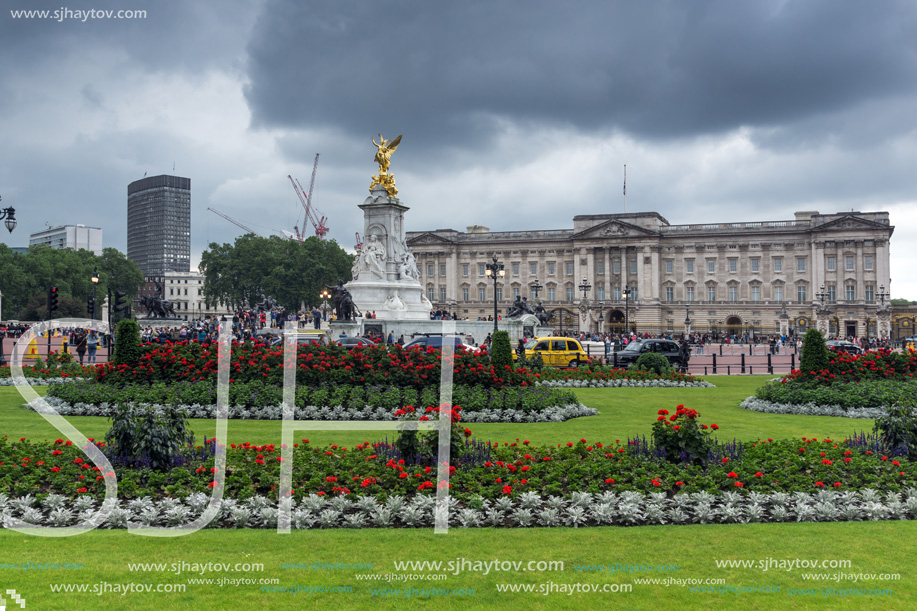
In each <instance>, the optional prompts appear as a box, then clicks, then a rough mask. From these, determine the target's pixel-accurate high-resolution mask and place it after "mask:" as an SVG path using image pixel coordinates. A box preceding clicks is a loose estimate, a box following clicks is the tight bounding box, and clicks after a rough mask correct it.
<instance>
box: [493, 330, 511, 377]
mask: <svg viewBox="0 0 917 611" xmlns="http://www.w3.org/2000/svg"><path fill="white" fill-rule="evenodd" d="M490 364H491V365H493V366H494V371H497V372H502V371H505V369H506V367H507V366H509V367H512V366H513V348H512V346H510V343H509V333H508V332H506V331H494V334H493V338H492V339H491V345H490Z"/></svg>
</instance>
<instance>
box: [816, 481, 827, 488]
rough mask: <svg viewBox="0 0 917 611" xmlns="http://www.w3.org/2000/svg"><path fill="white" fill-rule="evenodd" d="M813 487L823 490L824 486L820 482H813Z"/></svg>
mask: <svg viewBox="0 0 917 611" xmlns="http://www.w3.org/2000/svg"><path fill="white" fill-rule="evenodd" d="M815 487H816V488H824V487H825V485H824V484H823V483H822V482H815Z"/></svg>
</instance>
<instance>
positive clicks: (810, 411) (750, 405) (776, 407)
mask: <svg viewBox="0 0 917 611" xmlns="http://www.w3.org/2000/svg"><path fill="white" fill-rule="evenodd" d="M739 407H741V408H742V409H747V410H749V411H753V412H763V413H765V414H797V415H803V416H837V417H841V418H869V419H875V418H881V417H883V416H885V415H886V414H887V413H888V410H887V409H886V408H884V407H859V408H857V409H847V408H845V407H843V406H841V405H830V404H829V405H819V404H817V403H776V402H773V401H765V400H764V399H759V398H758V397H748V398H746V399H745V400H744V401H742V402H741V403H739Z"/></svg>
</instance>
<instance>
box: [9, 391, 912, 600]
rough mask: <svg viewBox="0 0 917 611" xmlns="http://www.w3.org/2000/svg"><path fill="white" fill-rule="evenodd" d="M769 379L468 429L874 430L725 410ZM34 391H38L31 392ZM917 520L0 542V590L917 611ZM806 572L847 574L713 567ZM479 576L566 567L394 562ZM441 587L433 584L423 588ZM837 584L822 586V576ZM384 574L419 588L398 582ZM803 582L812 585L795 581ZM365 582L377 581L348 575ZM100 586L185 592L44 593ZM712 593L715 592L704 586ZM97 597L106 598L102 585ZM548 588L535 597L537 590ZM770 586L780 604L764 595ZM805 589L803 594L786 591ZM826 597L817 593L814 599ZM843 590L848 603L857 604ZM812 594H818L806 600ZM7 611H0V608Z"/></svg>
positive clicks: (244, 426) (15, 422)
mask: <svg viewBox="0 0 917 611" xmlns="http://www.w3.org/2000/svg"><path fill="white" fill-rule="evenodd" d="M769 377H770V376H755V377H751V376H732V377H727V376H718V377H710V378H707V379H709V380H710V381H712V382H713V383H714V384H716V385H717V388H711V389H696V388H689V389H628V388H623V389H586V390H581V391H578V394H579V396H580V397H581V399H582V401H583V402H584V403H585V404H587V405H589V406H591V407H595V408H597V409H598V410H599V411H600V415H599V416H596V417H590V418H579V419H575V420H572V421H568V422H565V423H559V424H474V425H471V428H472V429H473V431H474V433H475V436H477V437H479V438H482V439H490V440H494V441H501V442H502V441H507V442H509V441H514V440H515V439H516V438H519V439H520V440H523V439H528V440H529V441H530V442H532V443H533V444H556V443H562V442H567V441H571V440H577V439H579V438H581V437H583V438H587V439H589V440H597V441H614V439H622V440H623V439H624V438H626V437H627V436H628V435H637V434H640V435H648V434H649V432H650V427H651V425H652V422H653V420H654V419H655V414H656V411H657V410H659V409H669V410H672V408H673V407H674V406H675V405H677V404H684V405H685V406H687V407H690V408H694V409H697V410H698V411H700V413H701V421H702V422H706V423H712V422H716V423H717V424H718V425H719V426H720V432H721V434H722V437H723V438H728V439H732V438H733V437H735V438H737V439H740V440H754V439H757V438H767V437H772V438H774V439H779V438H787V437H802V436H808V437H812V436H814V437H819V438H822V437H824V436H830V437H833V438H842V437H843V436H844V435H846V434H848V433H851V432H853V430H854V429H858V430H859V429H864V428H865V429H867V430H868V429H871V427H872V421H863V420H851V419H844V418H826V417H813V416H791V415H772V414H761V413H755V412H747V411H745V410H741V409H738V407H736V406H737V405H738V403H739V402H740V401H741V400H742V399H744V398H745V397H746V396H748V395H750V394H752V393H753V392H754V389H755V388H757V387H758V386H759V385H760V384H762V383H763V382H764V381H765V380H767V379H769ZM39 392H43V389H39ZM21 403H22V400H21V398H20V396H19V393H18V392H17V391H16V390H15V389H13V388H0V430H2V434H4V435H9V436H10V437H16V438H18V437H28V438H30V439H55V438H57V437H59V436H60V434H59V433H58V432H57V430H56V429H54V428H53V427H51V426H50V425H49V424H47V423H46V422H45V421H44V419H43V418H42V417H41V416H39V415H38V414H35V413H34V412H30V411H27V410H24V409H22V408H21V407H20V405H21ZM70 421H71V422H72V423H73V424H74V425H75V426H77V428H79V429H80V430H81V431H82V432H83V433H84V434H85V435H87V436H89V437H96V438H102V437H104V435H105V432H106V431H107V430H108V426H109V421H108V419H106V418H90V417H74V418H71V419H70ZM193 426H194V430H195V433H196V434H197V435H198V436H199V437H203V435H205V434H206V435H208V436H209V435H212V434H213V421H209V420H200V421H194V423H193ZM280 427H281V423H280V422H278V421H270V422H258V421H238V420H235V421H230V424H229V431H230V433H229V435H230V439H229V440H228V441H231V442H244V441H249V442H252V443H257V444H265V443H279V442H280ZM297 437H309V438H310V439H311V440H312V443H318V444H324V443H338V444H355V443H358V442H362V441H366V440H370V441H371V440H374V439H377V438H378V434H377V433H373V432H366V433H361V432H344V431H341V432H337V431H323V432H315V433H306V432H304V433H301V434H297ZM915 537H917V522H911V521H907V522H903V521H898V522H841V523H815V524H813V523H804V524H796V523H787V524H747V525H710V526H699V525H695V526H645V527H636V528H586V529H569V528H558V529H501V530H491V529H471V530H464V529H459V528H452V529H450V531H449V534H448V535H445V536H443V535H434V534H433V532H432V530H430V529H423V530H405V529H397V530H396V529H393V530H375V529H373V530H327V531H318V530H312V531H294V532H293V533H292V534H290V535H278V534H276V532H275V531H271V530H241V531H236V530H205V531H201V532H197V533H194V534H191V535H188V536H184V537H178V538H158V537H143V536H137V535H133V534H130V533H128V532H125V531H102V530H97V531H94V532H92V533H88V534H84V535H80V536H76V537H65V538H50V537H47V538H46V537H35V536H30V535H24V534H19V533H14V532H10V531H5V530H0V549H2V550H4V552H3V554H2V556H0V585H2V590H3V591H5V590H6V589H7V588H13V589H15V590H16V591H17V592H18V593H19V594H21V595H23V596H25V598H26V600H27V606H26V608H27V609H29V608H34V609H65V608H67V609H86V608H93V609H132V610H140V609H189V608H196V609H238V608H265V607H270V608H276V609H287V608H291V609H292V608H312V607H317V606H320V605H321V606H324V607H328V608H334V609H366V608H370V607H378V608H385V609H390V608H391V609H401V608H408V607H417V606H420V605H427V606H430V607H432V606H436V607H437V608H448V609H453V608H454V609H477V608H494V607H503V608H507V609H518V608H527V609H584V608H588V607H594V606H598V605H601V606H602V607H603V608H611V609H638V610H641V609H647V610H651V609H652V610H655V609H666V608H669V609H705V610H706V609H740V608H741V609H746V608H747V609H835V608H846V609H883V610H884V609H912V608H917V587H915V586H914V577H915V575H917V555H914V554H912V553H911V551H910V548H911V541H913V540H914V539H915ZM797 558H798V559H801V560H816V561H818V562H821V561H845V562H846V561H849V564H848V565H847V566H845V567H844V568H818V569H809V570H806V569H803V568H795V569H792V570H786V568H782V569H780V570H778V569H776V568H774V569H771V570H768V571H763V570H761V569H760V568H729V569H727V568H717V566H716V560H750V561H754V562H756V563H757V562H758V561H761V560H765V561H766V560H767V559H774V560H776V561H781V560H793V559H797ZM462 559H464V560H467V561H468V562H471V563H474V562H490V561H494V560H500V561H504V560H509V561H522V562H523V564H525V563H527V562H528V561H532V560H534V561H562V562H563V563H564V568H563V570H557V571H544V572H539V571H515V570H510V571H493V570H492V571H491V572H490V573H489V574H488V575H484V574H483V571H482V572H475V571H472V570H470V569H466V570H464V571H463V572H461V573H460V574H457V575H456V574H453V573H454V571H449V570H445V569H444V570H434V569H431V568H420V567H418V568H413V569H412V568H403V569H401V570H396V568H395V566H394V562H396V561H398V562H401V561H442V562H444V563H446V562H449V561H456V560H458V561H459V562H461V560H462ZM4 562H7V563H26V562H32V563H82V564H83V567H82V568H79V569H74V570H59V569H48V570H43V571H39V570H37V569H32V570H28V571H25V570H17V569H14V568H9V567H4V565H3V563H4ZM182 562H185V563H208V562H210V563H229V564H230V565H234V564H235V563H263V564H264V570H263V572H259V571H249V572H234V571H228V572H226V571H218V570H210V571H205V572H204V573H203V574H201V570H200V568H198V571H197V573H198V574H196V575H191V574H190V571H189V570H187V569H186V570H185V571H184V572H182V573H181V574H176V573H175V571H171V570H168V569H169V568H171V567H166V569H165V570H155V571H151V572H142V571H131V570H129V568H128V563H163V564H166V565H171V564H172V563H182ZM286 562H293V563H319V562H321V563H326V564H327V563H372V569H371V570H353V569H343V568H339V569H337V570H333V571H328V570H318V571H313V570H308V569H298V570H291V569H283V568H281V563H286ZM614 564H618V565H630V566H633V565H644V566H655V565H677V566H678V570H677V571H674V570H669V571H667V572H662V571H660V572H635V573H627V572H625V571H622V570H618V571H617V572H614V573H612V572H610V571H604V572H586V571H582V570H579V571H578V570H577V569H576V567H577V566H578V565H614ZM441 573H448V575H447V578H446V579H445V580H442V581H439V580H435V581H434V580H432V579H430V578H429V577H430V575H432V574H441ZM837 573H844V574H846V575H848V577H842V578H840V579H839V580H836V581H834V580H832V578H833V575H834V574H837ZM864 573H865V574H883V573H897V574H900V576H901V579H900V580H894V581H882V580H878V579H864V578H862V577H860V578H859V580H858V581H854V580H853V578H852V577H849V575H851V574H853V575H856V574H864ZM389 574H397V575H399V576H402V577H403V576H404V575H418V576H422V578H417V579H413V580H402V579H398V580H394V579H392V578H391V577H389V578H388V579H389V581H386V580H385V578H384V577H385V576H386V575H389ZM803 574H824V575H826V577H821V578H818V579H815V580H805V579H804V578H803V576H802V575H803ZM358 575H360V576H363V575H377V576H381V577H382V578H381V579H379V580H377V581H366V580H358V579H357V576H358ZM189 578H193V579H197V578H203V579H208V578H210V579H215V580H216V579H219V578H223V579H228V580H232V579H234V580H238V579H240V578H246V579H254V580H259V579H263V578H267V579H274V578H276V579H278V580H279V583H278V584H277V585H278V586H280V587H284V586H286V587H291V586H292V587H295V586H300V587H301V590H307V589H309V588H310V587H317V586H320V587H329V588H330V587H335V586H342V587H349V588H352V590H351V591H347V592H339V593H330V592H329V593H321V592H315V591H313V592H307V591H300V592H299V593H291V592H285V593H280V592H266V591H262V585H261V584H257V583H253V584H241V585H229V584H226V585H223V586H220V585H217V584H216V583H213V584H209V585H205V584H190V583H189V582H188V579H189ZM644 578H658V579H665V578H676V579H680V580H686V579H699V580H706V579H723V580H725V583H724V584H715V585H718V586H719V587H721V588H724V587H725V586H729V587H730V588H733V590H731V591H723V590H720V591H719V592H710V591H708V592H702V591H692V590H691V588H690V587H688V586H684V585H674V584H671V583H670V585H668V586H666V585H664V583H658V584H655V585H650V584H638V583H634V582H635V580H637V579H644ZM102 582H105V583H107V584H109V585H108V587H109V588H111V587H112V586H114V585H115V584H127V583H137V584H154V587H155V584H182V585H185V586H186V588H187V589H186V591H185V592H184V593H127V594H125V595H123V596H122V595H120V594H116V593H112V592H110V591H109V592H108V593H103V594H102V595H97V594H95V593H89V592H87V593H83V594H79V593H73V592H71V593H67V594H62V593H53V592H52V591H51V589H50V585H51V584H82V585H85V586H87V587H88V588H89V589H90V590H91V589H92V588H93V587H94V586H96V585H98V584H100V583H102ZM499 584H516V585H520V584H521V585H531V586H534V588H535V589H536V591H535V592H530V593H500V592H498V591H497V586H498V585H499ZM571 584H588V585H590V586H591V585H597V586H599V587H601V586H602V585H603V584H613V585H631V586H632V588H633V589H632V591H631V592H622V593H607V592H606V593H602V592H597V593H582V592H576V593H573V594H572V595H568V594H567V592H566V591H565V590H567V589H568V588H569V587H570V586H571ZM708 585H710V587H715V586H714V584H708ZM101 587H105V586H101ZM542 587H543V588H547V589H551V588H553V591H551V592H549V593H548V594H547V595H545V594H543V593H541V592H538V591H537V590H538V589H539V588H542ZM740 587H745V588H755V587H758V588H771V589H772V591H770V592H764V593H762V592H752V591H747V590H746V591H742V592H737V591H736V590H735V588H740ZM410 588H415V589H416V590H417V591H415V592H414V593H413V596H411V597H410V598H408V597H405V596H386V595H384V594H382V593H379V592H377V593H376V594H373V592H372V590H373V589H375V590H385V589H389V590H402V591H404V590H405V589H410ZM430 588H438V589H440V590H450V589H471V590H474V595H473V596H470V595H468V596H430V597H429V598H423V594H422V593H421V592H419V590H423V589H430ZM776 588H779V591H776ZM797 588H798V589H800V590H805V589H809V590H811V591H812V593H811V594H810V595H808V596H803V595H800V594H798V593H797V594H793V593H791V589H794V590H795V589H797ZM826 589H827V591H826ZM852 589H856V592H854V591H853V590H852ZM876 589H887V590H891V594H890V595H885V596H876V595H873V596H868V595H866V594H865V593H866V592H869V591H870V590H876ZM816 590H817V592H816ZM8 608H10V607H8Z"/></svg>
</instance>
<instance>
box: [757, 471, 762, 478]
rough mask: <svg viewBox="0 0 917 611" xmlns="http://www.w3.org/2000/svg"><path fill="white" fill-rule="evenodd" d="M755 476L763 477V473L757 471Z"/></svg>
mask: <svg viewBox="0 0 917 611" xmlns="http://www.w3.org/2000/svg"><path fill="white" fill-rule="evenodd" d="M755 477H764V474H763V473H761V472H760V471H758V472H757V473H755Z"/></svg>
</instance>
